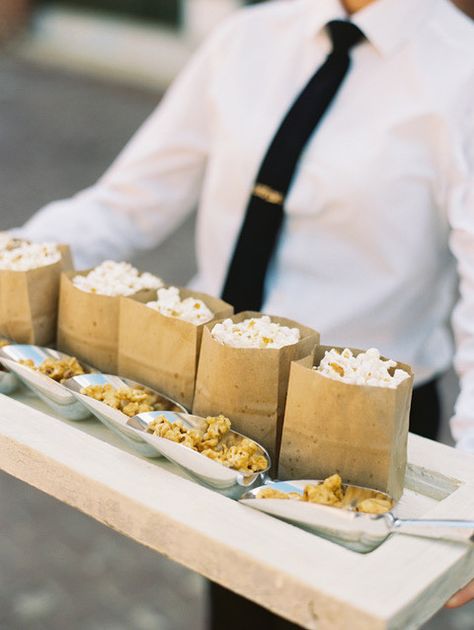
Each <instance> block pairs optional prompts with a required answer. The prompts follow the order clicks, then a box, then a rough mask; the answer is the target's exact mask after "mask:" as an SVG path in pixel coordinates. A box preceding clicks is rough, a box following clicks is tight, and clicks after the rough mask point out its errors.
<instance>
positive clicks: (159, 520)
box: [0, 390, 474, 630]
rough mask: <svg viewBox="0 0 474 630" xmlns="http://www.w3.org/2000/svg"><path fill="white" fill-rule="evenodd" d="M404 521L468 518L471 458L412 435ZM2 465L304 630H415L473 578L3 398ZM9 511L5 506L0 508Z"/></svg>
mask: <svg viewBox="0 0 474 630" xmlns="http://www.w3.org/2000/svg"><path fill="white" fill-rule="evenodd" d="M409 462H410V465H409V471H408V475H407V483H406V488H407V489H406V492H405V494H404V497H403V499H402V502H401V504H400V515H402V514H405V515H407V516H426V517H428V516H430V517H439V518H443V517H450V518H455V517H457V518H473V516H474V457H473V456H471V455H468V454H464V453H461V452H458V451H455V450H454V449H452V448H449V447H447V446H443V445H440V444H436V443H434V442H431V441H429V440H425V439H423V438H419V437H417V436H410V441H409ZM0 468H1V469H3V470H4V471H6V472H7V473H10V474H11V475H13V476H15V477H17V478H19V479H22V480H23V481H25V482H27V483H29V484H30V485H32V486H34V487H36V488H39V489H40V490H42V491H44V492H47V493H48V494H50V495H52V496H54V497H56V498H57V499H59V500H60V501H63V502H64V503H67V504H69V505H71V506H73V507H76V508H77V509H79V510H81V511H82V512H84V513H86V514H88V515H89V516H92V517H93V518H95V519H97V520H98V521H100V522H102V523H105V524H106V525H108V526H109V527H111V528H113V529H115V530H117V531H119V532H121V533H123V534H125V535H127V536H129V537H130V538H133V539H134V540H137V541H138V542H141V543H142V544H144V545H147V546H148V547H150V548H151V549H153V550H156V551H159V552H160V553H163V554H165V555H166V556H168V557H170V558H172V559H173V560H176V561H177V562H180V563H181V564H183V565H185V566H187V567H189V568H190V569H192V570H194V571H197V572H198V573H200V574H201V575H203V576H205V577H207V578H210V579H211V580H214V581H216V582H218V583H220V584H222V585H223V586H225V587H227V588H230V589H232V590H234V591H236V592H237V593H240V594H241V595H244V596H245V597H247V598H249V599H252V600H254V601H255V602H257V603H259V604H261V605H262V606H265V607H267V608H269V609H271V610H272V611H274V612H276V613H278V614H280V615H282V616H284V617H286V618H287V619H290V620H292V621H294V622H296V623H298V624H300V625H301V626H303V627H304V628H308V629H311V630H316V629H317V630H326V629H331V630H333V629H338V630H347V628H351V630H359V629H360V630H372V629H382V628H396V629H400V630H410V629H412V628H418V627H419V626H420V625H421V624H422V623H423V622H424V621H426V620H427V619H428V618H429V617H430V616H432V615H433V614H434V613H435V612H436V611H437V610H438V609H439V608H440V607H441V606H442V605H443V604H444V602H445V601H446V600H447V599H448V597H449V596H450V595H452V594H453V593H454V592H455V591H456V590H458V589H459V588H460V587H461V586H463V585H464V584H465V583H466V582H467V581H468V580H469V579H472V578H474V551H473V550H472V548H469V547H467V546H463V545H459V544H456V543H447V542H439V541H433V540H427V539H421V538H415V537H408V536H394V537H392V538H391V539H389V540H388V541H386V542H385V543H383V544H382V545H381V547H379V548H378V549H376V550H375V551H373V552H372V553H369V554H367V555H361V554H358V553H355V552H352V551H349V550H347V549H344V548H342V547H339V546H337V545H335V544H333V543H331V542H329V541H326V540H324V539H322V538H318V537H317V536H315V535H312V534H309V533H306V532H304V531H302V530H299V529H297V528H295V527H293V526H291V525H288V524H286V523H283V522H281V521H278V520H276V519H274V518H272V517H270V516H268V515H266V514H263V513H260V512H257V511H254V510H251V509H250V508H247V507H246V506H244V505H240V504H239V503H237V502H235V501H232V500H231V499H227V498H225V497H223V496H220V495H219V494H216V493H214V492H212V491H211V490H207V489H205V488H203V487H201V486H199V485H197V484H196V483H194V482H192V481H189V480H188V479H186V478H184V477H183V474H182V473H180V472H179V471H178V469H177V468H175V467H174V466H173V465H172V464H170V463H169V462H166V461H164V460H154V461H152V460H147V459H144V458H141V457H139V456H136V455H135V454H132V451H131V450H130V449H129V448H128V447H127V445H126V444H125V443H124V442H122V441H121V440H120V438H119V437H117V436H115V435H114V434H113V433H111V432H109V431H108V430H107V429H106V428H105V427H104V426H103V425H101V424H100V423H98V422H96V421H94V420H91V421H83V422H81V423H74V422H71V421H65V420H61V419H58V418H57V417H55V416H54V415H52V413H51V411H49V410H48V409H47V408H46V407H45V405H44V403H42V402H41V401H40V400H38V399H36V398H34V397H33V396H32V395H31V394H29V393H28V392H26V391H24V390H20V391H19V392H17V393H16V394H15V397H14V398H13V397H10V398H8V397H5V396H1V395H0ZM4 507H5V506H4Z"/></svg>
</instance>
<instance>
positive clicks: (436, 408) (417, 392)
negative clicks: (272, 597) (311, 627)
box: [209, 380, 441, 630]
mask: <svg viewBox="0 0 474 630" xmlns="http://www.w3.org/2000/svg"><path fill="white" fill-rule="evenodd" d="M440 415H441V414H440V402H439V395H438V389H437V381H436V380H433V381H430V382H429V383H426V384H425V385H422V386H421V387H417V388H415V389H414V391H413V398H412V403H411V412H410V431H411V432H412V433H416V434H417V435H422V436H423V437H427V438H430V439H432V440H435V439H436V437H437V435H438V431H439V426H440ZM210 602H211V607H210V624H209V628H210V630H254V628H255V630H257V629H258V630H292V629H294V630H297V629H298V628H300V626H297V625H295V624H294V623H291V622H290V621H286V619H283V618H282V617H277V616H276V615H274V614H273V613H271V612H270V611H268V610H266V609H265V608H262V607H261V606H258V605H257V604H254V603H253V602H251V601H249V600H248V599H245V598H244V597H240V595H236V594H235V593H232V592H231V591H228V590H227V589H225V588H222V586H219V585H217V584H214V583H212V582H211V583H210Z"/></svg>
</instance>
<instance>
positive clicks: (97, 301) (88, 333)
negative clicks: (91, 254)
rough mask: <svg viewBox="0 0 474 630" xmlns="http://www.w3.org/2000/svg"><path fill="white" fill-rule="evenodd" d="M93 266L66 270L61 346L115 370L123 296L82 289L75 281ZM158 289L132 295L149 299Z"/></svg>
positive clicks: (100, 366)
mask: <svg viewBox="0 0 474 630" xmlns="http://www.w3.org/2000/svg"><path fill="white" fill-rule="evenodd" d="M90 271H91V270H86V271H81V272H68V273H63V274H62V276H61V289H60V296H59V316H58V349H59V350H61V351H62V352H65V353H67V354H71V355H73V356H75V357H77V358H78V359H80V360H82V361H85V362H86V363H89V364H90V365H93V366H94V367H95V368H97V369H98V370H101V371H102V372H107V373H111V374H115V373H116V372H117V368H118V337H119V314H120V299H121V297H120V296H108V295H100V294H98V293H89V292H86V291H83V290H81V289H79V288H77V287H76V286H74V284H73V281H72V280H73V278H74V277H75V276H77V275H81V276H85V275H87V274H88V273H89V272H90ZM155 295H156V291H155V290H152V289H144V290H141V291H138V292H137V293H135V294H134V295H133V296H130V299H132V300H137V301H139V302H148V301H150V300H152V299H153V298H154V296H155Z"/></svg>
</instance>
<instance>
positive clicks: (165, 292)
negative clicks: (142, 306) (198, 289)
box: [147, 287, 214, 325]
mask: <svg viewBox="0 0 474 630" xmlns="http://www.w3.org/2000/svg"><path fill="white" fill-rule="evenodd" d="M147 306H148V307H150V308H153V309H155V310H156V311H158V312H159V313H161V314H162V315H165V316H166V317H176V318H177V319H182V320H184V321H186V322H190V323H191V324H196V325H199V324H205V323H206V322H208V321H210V320H211V319H212V318H213V317H214V313H213V312H212V311H210V310H209V309H208V308H207V306H206V305H205V304H204V302H203V301H202V300H198V299H197V298H193V297H188V298H185V299H184V300H181V299H180V296H179V289H177V288H176V287H169V288H168V289H159V290H158V299H157V300H156V302H148V303H147Z"/></svg>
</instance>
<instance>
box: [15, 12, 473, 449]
mask: <svg viewBox="0 0 474 630" xmlns="http://www.w3.org/2000/svg"><path fill="white" fill-rule="evenodd" d="M344 17H345V15H344V11H343V9H342V5H341V4H340V2H339V1H337V0H283V1H279V2H272V3H269V4H263V5H259V6H256V7H251V8H247V9H244V10H242V11H240V12H237V14H235V15H234V16H232V17H231V18H230V19H229V20H228V21H227V22H226V23H224V24H223V25H222V26H220V27H219V28H218V29H217V31H216V32H215V33H214V34H213V35H212V36H211V37H210V38H209V40H208V41H207V42H206V43H205V44H204V46H203V47H202V48H201V50H200V51H198V53H197V54H196V55H195V56H194V58H193V59H192V61H191V62H190V63H189V65H188V67H187V68H186V69H185V70H184V72H183V73H182V74H181V76H180V77H179V78H178V79H177V81H176V82H175V84H174V85H173V86H172V88H171V89H170V90H169V92H168V94H167V95H166V97H165V98H164V100H163V101H162V103H161V104H160V106H159V107H158V109H157V110H156V112H155V113H154V114H153V115H152V116H151V117H150V119H149V120H148V121H147V122H146V123H145V124H144V126H143V127H142V128H141V129H140V130H139V131H138V133H137V134H136V136H135V137H134V138H133V139H132V140H131V142H130V143H129V144H128V146H127V147H126V148H125V150H124V151H123V153H122V154H121V155H120V156H119V158H118V159H117V160H116V162H115V163H114V164H113V165H112V167H111V168H110V169H109V171H108V172H107V173H106V174H105V175H104V176H103V177H102V178H101V179H100V180H99V181H98V183H97V184H95V185H94V186H92V187H91V188H89V189H87V190H86V191H84V192H82V193H80V194H79V195H77V196H76V197H74V198H73V199H70V200H66V201H60V202H56V203H53V204H50V205H48V206H47V207H46V208H44V209H43V210H41V211H40V212H39V213H38V214H37V215H36V216H35V217H33V219H32V220H30V221H29V222H28V223H27V225H26V226H25V228H24V230H23V234H25V235H27V236H29V237H30V238H32V239H36V240H38V239H56V240H61V241H65V242H69V243H70V244H71V245H72V248H73V252H74V254H75V255H76V261H77V262H78V264H79V265H80V266H82V267H86V266H90V265H91V264H95V263H97V262H98V261H100V260H103V259H104V258H108V257H110V258H114V259H126V258H129V257H130V255H131V254H132V253H133V252H134V251H135V250H138V249H142V248H151V247H154V246H156V245H157V244H158V243H159V241H161V240H163V239H164V238H165V237H166V236H167V235H168V234H169V233H170V232H171V231H173V230H174V229H175V227H176V226H177V225H178V224H179V223H180V222H181V221H182V219H183V218H184V216H185V215H186V214H187V213H189V212H190V211H191V210H192V209H193V207H194V206H195V205H196V204H198V205H199V212H198V226H197V237H196V240H197V255H198V266H199V274H198V277H197V278H196V279H195V281H194V282H193V286H194V287H198V288H199V289H200V290H202V291H206V292H208V293H211V294H215V295H218V294H219V293H220V291H221V289H222V286H223V283H224V279H225V276H226V271H227V268H228V264H229V261H230V258H231V255H232V252H233V249H234V245H235V242H236V239H237V236H238V233H239V229H240V226H241V224H242V221H243V217H244V213H245V209H246V206H247V202H248V199H249V195H250V191H251V189H252V186H253V183H254V178H255V175H256V173H257V171H258V167H259V165H260V162H261V160H262V158H263V156H264V153H265V151H266V148H267V146H268V144H269V142H270V140H271V139H272V137H273V135H274V133H275V131H276V129H277V127H278V125H279V123H280V122H281V120H282V118H283V116H284V114H285V113H286V111H287V110H288V108H289V106H290V105H291V103H292V102H293V100H294V99H295V97H296V96H297V95H298V93H299V92H300V91H301V89H302V88H303V86H304V85H305V84H306V83H307V81H308V80H309V78H310V77H311V76H312V74H313V73H314V72H315V70H316V69H317V68H318V66H320V65H321V64H322V63H323V61H324V59H325V57H326V55H327V54H328V52H329V50H330V41H329V38H328V36H327V33H326V31H325V29H324V26H325V24H326V23H327V22H328V21H330V20H331V19H336V18H344ZM353 21H354V22H355V23H356V24H357V25H358V26H359V28H360V29H361V30H362V31H363V32H364V34H365V36H366V38H367V40H366V41H364V42H363V43H362V44H360V45H359V46H357V47H356V48H355V49H354V50H353V51H352V62H353V63H352V68H351V70H350V72H349V74H348V76H347V77H346V79H345V81H344V83H343V85H342V88H341V89H340V91H339V93H338V95H337V97H336V99H335V100H334V102H333V103H332V105H331V107H330V109H329V110H328V112H327V114H326V115H325V117H324V120H323V121H322V123H321V125H320V126H319V128H318V130H317V131H316V133H315V134H314V135H313V137H312V138H311V140H310V142H309V144H308V145H307V147H306V149H305V151H304V154H303V157H302V159H301V161H300V164H299V167H298V170H297V173H296V176H295V179H294V182H293V185H292V187H291V189H290V193H289V197H288V198H287V202H286V206H285V209H286V220H285V224H284V229H283V234H282V237H281V239H280V242H279V246H278V248H277V251H276V253H275V256H274V259H273V261H272V264H271V269H270V272H269V274H268V278H267V287H266V289H267V292H266V301H265V304H264V310H265V311H266V312H267V313H270V314H274V315H281V316H286V317H290V318H294V319H296V320H299V321H300V322H302V323H304V324H307V325H310V326H313V327H315V328H317V329H318V330H320V331H321V334H322V341H323V343H325V344H328V345H331V344H332V345H340V346H345V345H350V346H355V347H359V348H368V347H372V346H375V347H378V348H379V349H380V350H381V351H382V352H383V354H385V355H386V356H389V357H392V358H395V359H398V360H401V361H405V362H407V363H409V364H411V365H412V366H413V367H414V370H415V374H416V382H417V383H418V384H420V383H423V382H425V381H427V380H428V379H430V378H432V377H433V376H434V375H437V374H439V373H441V372H442V371H443V370H445V369H446V368H447V367H448V366H449V365H450V363H451V361H452V358H453V343H452V340H451V334H450V327H449V319H450V316H451V312H452V309H453V305H454V302H455V299H456V288H457V280H458V276H459V277H460V280H461V282H460V292H461V299H460V300H459V302H458V304H457V306H456V308H455V310H454V318H453V323H454V330H455V336H456V341H457V354H456V359H455V362H456V367H457V369H458V372H459V374H460V377H461V384H462V393H461V396H460V398H459V401H458V403H457V408H456V415H455V418H454V419H453V420H452V429H453V433H454V436H455V438H456V439H457V440H458V441H459V446H461V447H463V448H465V449H467V450H472V451H474V182H473V177H474V107H473V104H474V23H473V22H471V21H470V20H469V18H467V17H466V16H465V15H464V14H462V13H461V12H460V11H459V10H458V9H456V8H455V7H454V6H453V5H451V4H450V3H449V2H448V0H377V1H376V2H374V3H373V4H370V5H368V6H367V7H366V8H365V9H363V10H361V11H359V12H358V13H356V14H355V15H354V16H353ZM111 115H112V116H113V112H111ZM457 272H458V273H457Z"/></svg>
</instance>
